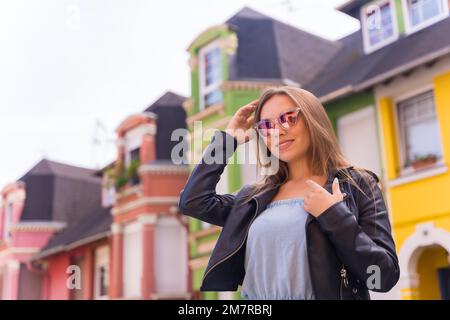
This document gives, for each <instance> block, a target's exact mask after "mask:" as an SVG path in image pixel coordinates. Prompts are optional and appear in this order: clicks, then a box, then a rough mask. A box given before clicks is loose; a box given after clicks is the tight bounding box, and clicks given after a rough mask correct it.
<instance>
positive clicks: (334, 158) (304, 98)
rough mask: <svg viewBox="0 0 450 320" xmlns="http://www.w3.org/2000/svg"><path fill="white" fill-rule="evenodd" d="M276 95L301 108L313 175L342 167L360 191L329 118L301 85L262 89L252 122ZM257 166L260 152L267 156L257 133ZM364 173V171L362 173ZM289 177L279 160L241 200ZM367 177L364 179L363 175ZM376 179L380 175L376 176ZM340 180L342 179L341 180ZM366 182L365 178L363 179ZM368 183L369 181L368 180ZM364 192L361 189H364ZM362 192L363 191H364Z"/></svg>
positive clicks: (315, 99) (287, 171) (318, 102)
mask: <svg viewBox="0 0 450 320" xmlns="http://www.w3.org/2000/svg"><path fill="white" fill-rule="evenodd" d="M275 95H285V96H287V97H289V98H291V99H292V101H293V102H294V103H295V105H296V107H298V108H300V114H301V116H302V117H303V119H304V121H305V125H306V128H307V130H308V132H309V135H310V141H311V143H310V148H309V150H308V154H309V156H310V159H309V160H310V165H311V173H312V175H319V176H323V175H326V176H327V177H328V172H329V171H330V170H333V169H342V171H341V172H342V173H343V176H344V179H343V180H344V181H346V180H347V181H350V182H351V183H352V184H353V185H354V186H355V187H356V188H358V189H359V190H360V191H361V192H363V191H362V190H361V188H360V187H359V186H358V185H357V183H356V182H355V180H354V179H353V177H352V175H351V173H350V172H348V171H349V170H346V169H345V168H347V167H348V166H350V163H349V161H348V160H347V159H346V158H345V157H344V155H343V154H342V151H341V148H340V145H339V143H338V140H337V137H336V134H335V133H334V130H333V126H332V124H331V121H330V119H329V117H328V115H327V113H326V111H325V108H324V107H323V105H322V103H321V102H320V101H319V99H318V98H317V97H316V96H314V95H313V94H312V93H311V92H309V91H306V90H304V89H300V88H296V87H290V86H283V87H269V88H267V89H265V90H264V91H263V93H262V94H261V97H260V98H259V101H258V105H257V107H256V110H255V118H254V120H255V123H256V122H257V121H259V120H260V118H261V110H262V108H263V106H264V104H265V103H266V102H267V101H268V100H269V99H270V98H272V97H273V96H275ZM257 149H258V150H257V167H258V170H261V168H262V167H264V164H263V163H262V162H261V153H262V154H267V155H269V156H270V154H271V153H270V150H268V148H267V146H266V145H265V143H263V142H262V139H261V138H260V137H259V136H258V135H257ZM353 168H354V169H355V170H357V171H359V172H361V173H363V172H364V171H365V169H363V168H360V167H356V166H353ZM362 176H363V177H364V176H365V175H364V174H363V175H362ZM288 177H289V169H288V166H287V163H286V162H284V161H281V160H279V169H278V170H277V172H276V173H274V174H271V175H267V176H265V177H264V178H263V179H261V180H260V181H258V182H256V183H254V184H253V185H252V188H251V191H250V193H249V194H248V195H247V196H246V198H245V200H246V201H244V202H247V201H250V199H251V198H252V197H253V196H254V195H256V194H258V193H261V192H264V191H267V190H271V189H273V188H276V187H278V186H280V185H282V184H283V183H285V182H286V180H287V179H288ZM364 180H366V179H364ZM378 180H379V179H378ZM341 181H342V180H341ZM366 182H367V180H366ZM367 183H368V182H367ZM363 193H364V192H363ZM364 194H365V193H364Z"/></svg>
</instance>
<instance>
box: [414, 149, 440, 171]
mask: <svg viewBox="0 0 450 320" xmlns="http://www.w3.org/2000/svg"><path fill="white" fill-rule="evenodd" d="M437 160H438V156H437V155H435V154H433V153H428V154H425V155H420V154H416V155H415V156H414V158H413V160H412V161H411V166H412V167H413V169H414V170H419V169H422V168H426V167H429V166H432V165H433V164H435V163H436V162H437Z"/></svg>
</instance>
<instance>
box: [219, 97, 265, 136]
mask: <svg viewBox="0 0 450 320" xmlns="http://www.w3.org/2000/svg"><path fill="white" fill-rule="evenodd" d="M257 104H258V99H256V100H253V101H252V102H250V103H248V104H246V105H245V106H243V107H240V108H239V109H238V111H236V113H235V114H234V116H233V117H232V118H231V120H230V122H229V123H228V126H227V128H226V129H225V131H226V132H227V133H228V134H230V135H232V136H233V137H235V138H236V140H237V142H238V144H241V143H245V142H247V141H249V140H250V136H249V132H248V130H249V129H250V127H251V126H252V124H253V122H254V121H255V118H254V114H253V113H254V112H255V110H256V106H257Z"/></svg>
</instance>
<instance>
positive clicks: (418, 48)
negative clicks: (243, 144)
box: [186, 0, 450, 299]
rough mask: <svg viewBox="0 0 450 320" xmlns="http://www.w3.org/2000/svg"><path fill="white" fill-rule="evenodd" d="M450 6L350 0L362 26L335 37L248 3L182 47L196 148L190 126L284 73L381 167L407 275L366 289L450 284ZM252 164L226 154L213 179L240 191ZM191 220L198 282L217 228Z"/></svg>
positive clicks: (217, 124)
mask: <svg viewBox="0 0 450 320" xmlns="http://www.w3.org/2000/svg"><path fill="white" fill-rule="evenodd" d="M448 7H449V5H448V1H447V0H436V1H408V0H380V1H348V2H347V3H345V4H343V5H342V6H341V7H339V8H338V9H339V10H340V11H342V12H344V13H346V14H348V15H350V16H353V17H354V18H357V19H359V20H360V21H361V29H360V30H358V31H357V32H354V33H352V34H350V35H348V36H346V37H344V38H342V39H340V40H336V41H324V40H323V39H320V40H318V39H315V37H314V36H312V35H308V34H306V33H305V32H303V31H301V30H298V29H295V28H293V27H290V26H286V25H284V24H282V23H279V22H277V21H276V20H274V19H272V18H270V17H267V16H264V15H262V14H260V13H258V12H256V11H254V10H252V9H249V8H244V9H242V10H241V11H239V12H238V13H237V14H235V15H234V16H233V17H231V18H230V19H229V20H227V21H226V22H225V23H223V24H220V25H217V26H214V27H211V28H209V29H207V30H206V31H204V32H203V33H201V34H200V35H199V36H198V37H197V38H196V39H195V40H194V41H193V42H192V44H191V45H190V46H189V48H188V51H189V53H190V56H191V59H190V66H191V87H192V93H191V99H190V100H189V103H188V104H186V107H187V110H188V114H189V118H188V123H189V125H190V129H191V131H192V132H193V140H194V141H197V140H201V143H197V144H194V145H196V146H197V149H195V148H194V154H195V153H197V154H198V153H199V152H200V151H201V150H202V148H203V147H204V146H205V144H207V143H208V141H209V137H210V136H209V135H206V136H205V137H203V139H202V137H200V136H196V134H195V132H196V126H203V129H205V127H206V129H211V128H215V129H223V128H225V127H226V124H227V122H228V121H229V119H230V118H231V116H232V114H233V113H234V112H235V111H236V108H238V107H239V106H242V105H244V104H246V103H248V102H249V101H251V100H253V99H255V98H256V97H257V96H258V95H259V93H260V92H261V90H262V89H264V88H265V87H266V86H269V85H275V86H276V85H284V84H289V85H297V86H300V87H303V88H305V89H307V90H310V91H311V92H313V93H314V94H315V95H316V96H318V97H319V98H320V100H321V101H322V103H323V104H324V106H325V108H326V110H327V112H328V114H329V117H330V119H331V121H332V123H333V126H334V128H335V131H336V134H337V136H338V139H339V141H340V144H341V146H342V149H343V152H344V154H345V156H346V157H347V158H348V159H349V160H350V161H351V162H352V163H353V164H355V165H359V166H362V167H365V168H368V169H371V170H372V171H374V172H376V173H377V174H378V175H379V176H380V177H381V180H382V188H383V193H384V195H385V199H386V201H387V204H388V207H389V212H390V215H391V219H392V226H393V234H394V237H395V240H396V244H397V249H398V253H399V258H400V265H401V273H402V275H401V280H400V281H399V283H398V285H397V286H396V287H395V288H393V289H392V290H391V291H390V292H388V293H384V294H376V293H371V296H372V298H374V299H440V298H442V299H445V298H448V294H449V292H450V289H449V288H450V285H449V282H450V280H449V279H450V278H449V270H450V269H449V268H450V267H449V252H450V251H449V250H448V249H449V247H448V246H449V244H450V241H449V237H448V232H449V230H450V229H449V225H448V221H449V220H448V219H449V210H448V205H447V202H446V197H445V193H446V190H448V188H449V187H450V181H449V180H448V179H449V175H448V168H447V163H448V161H447V158H448V146H447V145H448V141H447V140H448V139H449V137H450V135H449V132H448V131H449V129H448V128H447V127H448V123H449V121H448V113H449V112H448V111H447V109H449V106H448V101H450V100H449V96H448V95H449V93H448V92H450V84H449V75H450V73H449V72H450V66H449V64H448V63H449V59H450V56H449V53H450V51H449V49H448V48H449V46H450V38H449V34H450V33H449V32H448V31H449V30H450V18H449V9H448ZM258 39H264V41H265V42H266V47H265V46H264V44H262V43H260V42H259V40H258ZM293 44H296V45H297V47H295V45H293ZM274 48H276V49H274ZM255 52H257V53H255ZM289 52H294V53H296V55H295V58H292V57H290V56H289ZM300 53H301V54H302V55H303V57H302V56H301V55H300ZM250 57H251V58H250ZM305 62H308V63H305ZM284 63H286V64H284ZM314 63H318V64H317V65H315V64H314ZM305 65H306V66H305ZM288 66H289V70H290V72H287V70H288ZM306 67H309V68H310V69H306V70H305V68H306ZM308 71H309V72H308ZM304 74H308V77H306V78H305V77H303V75H304ZM195 121H202V123H201V124H200V123H197V124H196V123H195ZM236 157H239V151H238V152H237V153H236V154H235V155H234V157H233V158H232V160H234V158H236ZM197 159H198V158H197ZM253 173H254V167H252V168H250V167H245V165H233V164H231V165H228V166H227V168H226V170H225V172H224V174H223V175H222V177H221V180H220V181H219V184H218V187H217V190H216V191H217V192H219V193H227V192H231V193H232V192H235V191H237V190H238V189H239V188H240V187H241V186H242V185H243V184H246V183H251V182H252V181H254V180H255V179H256V178H257V175H256V174H253ZM415 199H417V200H418V201H413V200H415ZM419 199H420V200H419ZM190 231H191V235H190V250H191V260H190V267H191V269H192V271H193V275H194V277H193V285H194V290H198V288H199V286H200V283H201V280H202V276H203V272H204V268H205V267H206V264H207V262H208V259H209V255H210V253H211V251H212V249H213V248H214V245H215V241H216V239H217V236H218V234H219V233H220V228H218V227H215V226H209V225H207V224H204V223H202V222H200V221H198V220H195V219H191V220H190ZM196 294H197V295H196V296H197V297H199V298H206V299H209V298H212V299H215V298H238V297H239V294H238V293H237V292H236V293H217V292H204V293H200V292H198V291H196Z"/></svg>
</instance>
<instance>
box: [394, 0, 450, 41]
mask: <svg viewBox="0 0 450 320" xmlns="http://www.w3.org/2000/svg"><path fill="white" fill-rule="evenodd" d="M401 1H402V9H403V13H404V14H403V16H404V22H405V33H406V34H407V35H410V34H413V33H415V32H417V31H419V30H422V29H425V28H426V27H429V26H431V25H433V24H435V23H437V22H439V21H441V20H443V19H445V18H447V17H448V16H449V3H448V0H439V1H441V2H442V4H443V7H444V12H443V13H441V14H440V15H437V16H435V17H433V18H431V19H429V20H427V21H425V22H422V23H419V24H418V25H416V26H413V25H412V23H411V15H410V14H409V0H401Z"/></svg>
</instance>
